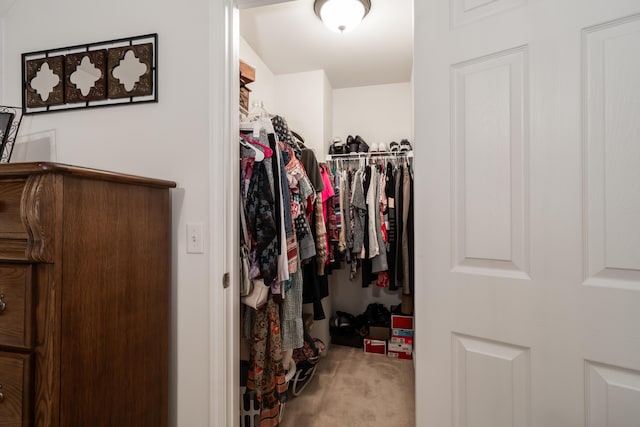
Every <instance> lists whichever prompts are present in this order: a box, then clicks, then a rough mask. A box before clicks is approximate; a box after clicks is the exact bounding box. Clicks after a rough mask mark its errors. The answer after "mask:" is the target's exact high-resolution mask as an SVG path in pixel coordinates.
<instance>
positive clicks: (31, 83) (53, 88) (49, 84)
mask: <svg viewBox="0 0 640 427" xmlns="http://www.w3.org/2000/svg"><path fill="white" fill-rule="evenodd" d="M22 87H23V90H22V109H23V111H24V114H37V113H50V112H54V111H66V110H72V109H77V108H94V107H110V106H114V105H130V104H139V103H143V102H158V34H147V35H143V36H135V37H127V38H123V39H116V40H109V41H105V42H97V43H88V44H82V45H76V46H70V47H64V48H59V49H48V50H41V51H38V52H29V53H23V54H22Z"/></svg>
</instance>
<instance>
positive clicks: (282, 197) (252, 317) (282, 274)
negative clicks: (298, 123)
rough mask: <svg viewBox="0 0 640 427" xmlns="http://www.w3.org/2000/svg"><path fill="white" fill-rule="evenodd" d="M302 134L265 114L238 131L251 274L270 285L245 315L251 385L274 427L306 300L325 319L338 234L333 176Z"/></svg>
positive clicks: (265, 421) (266, 422)
mask: <svg viewBox="0 0 640 427" xmlns="http://www.w3.org/2000/svg"><path fill="white" fill-rule="evenodd" d="M261 108H262V109H263V107H261ZM301 139H302V138H301V137H300V136H299V135H298V136H297V137H295V138H294V137H293V136H292V134H291V132H290V131H289V129H288V126H287V123H286V120H285V119H284V118H283V117H280V116H270V115H269V114H268V113H266V111H261V112H260V114H256V115H254V116H252V117H250V120H246V121H244V122H243V123H242V124H241V133H240V135H239V143H240V146H241V149H240V154H241V168H240V171H241V176H240V188H241V191H240V195H241V197H242V200H243V202H244V213H245V218H246V223H247V230H248V235H249V237H248V240H249V241H248V242H247V246H248V248H249V259H250V277H251V278H261V279H263V280H264V282H265V283H266V284H269V286H270V294H269V298H268V303H267V304H265V305H264V306H263V307H261V308H259V309H257V310H254V309H252V308H250V307H248V306H246V307H245V310H244V312H243V336H244V337H245V338H247V339H248V340H249V343H250V345H249V372H248V380H247V388H248V389H249V390H255V391H256V394H257V396H258V400H259V402H260V405H261V406H260V408H261V411H260V420H261V421H260V425H261V426H265V427H266V426H270V425H277V424H271V423H272V421H273V414H275V412H276V410H277V409H278V408H279V405H280V403H281V402H283V401H284V399H285V398H286V394H284V393H282V390H281V387H280V386H279V385H280V384H282V380H283V378H284V374H285V368H288V367H290V366H291V364H290V362H291V361H292V354H293V350H294V349H296V348H301V347H302V346H303V345H304V325H303V321H302V304H303V301H304V302H309V303H313V306H314V318H315V319H316V320H318V319H323V318H325V317H326V316H325V313H324V311H323V308H322V303H321V300H322V299H323V298H324V297H326V296H328V281H327V277H326V275H327V274H328V272H329V270H328V269H327V265H328V263H329V262H330V261H331V260H332V259H333V253H334V251H332V250H331V244H332V242H333V241H334V240H335V241H336V242H337V235H338V232H337V228H336V227H335V212H334V207H333V204H332V200H333V199H334V198H335V196H334V194H333V190H334V189H333V185H332V183H333V176H332V175H331V172H330V170H329V168H327V167H326V166H325V167H322V166H321V165H320V164H318V162H317V159H316V158H315V155H314V153H313V151H312V150H309V149H307V148H305V147H304V145H303V141H301ZM334 236H335V237H334ZM289 372H291V371H289Z"/></svg>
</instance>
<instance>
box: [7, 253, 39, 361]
mask: <svg viewBox="0 0 640 427" xmlns="http://www.w3.org/2000/svg"><path fill="white" fill-rule="evenodd" d="M31 277H32V274H31V265H30V264H8V263H0V296H1V298H0V345H3V346H10V347H17V348H24V349H30V348H32V347H33V339H32V337H33V334H32V331H31V326H32V318H33V316H32V313H33V308H32V301H31V296H32V284H31Z"/></svg>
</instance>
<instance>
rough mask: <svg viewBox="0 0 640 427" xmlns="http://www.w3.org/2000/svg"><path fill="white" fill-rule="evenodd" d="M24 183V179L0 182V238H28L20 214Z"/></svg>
mask: <svg viewBox="0 0 640 427" xmlns="http://www.w3.org/2000/svg"><path fill="white" fill-rule="evenodd" d="M26 182H27V181H26V180H25V179H10V180H2V181H0V238H14V239H16V238H24V239H26V238H27V237H28V236H27V230H26V229H25V227H24V225H23V223H22V219H21V212H20V209H21V208H20V202H21V200H22V193H23V191H24V187H25V185H26Z"/></svg>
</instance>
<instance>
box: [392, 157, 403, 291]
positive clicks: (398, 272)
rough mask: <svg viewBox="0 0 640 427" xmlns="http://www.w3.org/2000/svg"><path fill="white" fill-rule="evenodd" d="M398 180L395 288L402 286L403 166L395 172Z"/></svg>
mask: <svg viewBox="0 0 640 427" xmlns="http://www.w3.org/2000/svg"><path fill="white" fill-rule="evenodd" d="M394 176H395V180H396V192H395V193H396V198H395V202H396V243H395V245H394V246H395V247H394V248H393V250H394V252H395V265H396V271H395V288H394V289H398V288H399V287H402V283H403V282H402V280H403V277H402V231H403V224H402V206H403V202H404V201H403V198H404V197H403V192H402V182H403V178H404V173H403V170H402V168H398V169H397V170H396V172H395V174H394Z"/></svg>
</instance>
